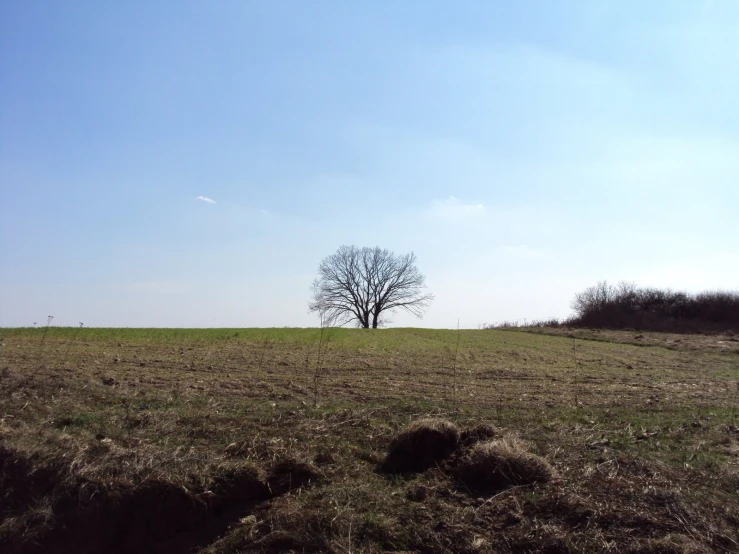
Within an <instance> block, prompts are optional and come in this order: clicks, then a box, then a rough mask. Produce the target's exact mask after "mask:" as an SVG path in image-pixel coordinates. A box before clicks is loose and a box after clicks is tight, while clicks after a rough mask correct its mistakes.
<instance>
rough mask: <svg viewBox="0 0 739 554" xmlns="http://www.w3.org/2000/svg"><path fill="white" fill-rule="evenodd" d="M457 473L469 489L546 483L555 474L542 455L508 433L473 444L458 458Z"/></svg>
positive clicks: (490, 488) (493, 488)
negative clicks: (501, 436)
mask: <svg viewBox="0 0 739 554" xmlns="http://www.w3.org/2000/svg"><path fill="white" fill-rule="evenodd" d="M456 473H457V477H458V478H459V480H460V481H461V482H462V483H463V484H464V486H465V487H467V488H468V489H470V490H473V491H480V492H494V491H497V490H503V489H506V488H508V487H512V486H516V485H530V484H533V483H546V482H548V481H550V480H551V479H552V477H553V476H554V469H553V468H552V466H551V465H549V462H547V461H546V460H545V459H544V458H541V457H540V456H537V455H536V454H532V453H531V452H529V451H528V449H527V445H526V443H524V442H523V441H520V440H518V439H515V438H512V437H509V438H503V439H497V440H493V441H485V442H479V443H477V444H475V445H474V446H473V447H472V448H471V449H470V451H469V453H468V454H467V455H466V456H463V457H462V458H461V459H460V460H459V462H458V464H457V468H456Z"/></svg>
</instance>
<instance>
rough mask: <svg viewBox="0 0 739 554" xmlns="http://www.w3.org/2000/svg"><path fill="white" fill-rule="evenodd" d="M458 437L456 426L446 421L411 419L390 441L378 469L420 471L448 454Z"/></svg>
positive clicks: (453, 447)
mask: <svg viewBox="0 0 739 554" xmlns="http://www.w3.org/2000/svg"><path fill="white" fill-rule="evenodd" d="M459 439H460V432H459V428H458V427H457V426H456V425H455V424H454V423H452V422H450V421H446V420H443V419H431V418H429V419H421V420H418V421H414V422H413V423H411V424H410V425H409V426H408V427H407V428H406V429H405V430H404V431H402V432H401V433H399V434H398V435H396V436H395V437H394V438H393V440H392V441H391V442H390V446H389V447H388V453H387V456H386V457H385V461H384V462H383V463H382V467H381V469H382V471H384V472H387V473H398V472H409V471H423V470H425V469H427V468H429V467H431V466H432V465H433V464H434V463H436V462H438V461H440V460H443V459H444V458H446V457H447V456H449V454H451V453H452V452H453V451H454V449H455V448H456V447H457V444H459Z"/></svg>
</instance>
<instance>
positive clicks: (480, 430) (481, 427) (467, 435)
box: [460, 423, 500, 446]
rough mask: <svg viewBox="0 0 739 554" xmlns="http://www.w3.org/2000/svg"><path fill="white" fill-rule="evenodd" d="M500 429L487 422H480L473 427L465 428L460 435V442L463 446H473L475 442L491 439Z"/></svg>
mask: <svg viewBox="0 0 739 554" xmlns="http://www.w3.org/2000/svg"><path fill="white" fill-rule="evenodd" d="M499 434H500V433H499V431H498V430H497V429H496V428H495V427H493V426H492V425H489V424H487V423H480V424H478V425H475V426H474V427H472V428H471V429H465V430H464V431H462V434H461V435H460V442H461V444H462V445H463V446H472V445H473V444H475V443H477V442H480V441H484V440H489V439H492V438H494V437H497V436H498V435H499Z"/></svg>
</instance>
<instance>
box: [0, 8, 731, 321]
mask: <svg viewBox="0 0 739 554" xmlns="http://www.w3.org/2000/svg"><path fill="white" fill-rule="evenodd" d="M738 29H739V2H737V1H735V0H713V1H704V0H650V1H648V2H645V1H644V0H638V1H637V0H609V1H607V0H589V1H581V0H577V1H575V0H562V1H557V2H545V1H543V0H521V1H515V2H512V1H509V0H505V1H502V0H498V1H493V0H485V1H480V2H463V1H460V2H447V1H429V0H423V1H421V0H418V1H397V0H393V1H373V2H366V1H358V0H357V1H346V2H324V1H316V2H304V1H299V0H295V1H292V2H283V1H275V0H263V1H261V2H248V1H246V0H243V1H242V0H234V1H215V2H201V1H185V0H176V1H175V0H173V1H166V0H160V1H156V2H151V1H148V0H147V1H127V2H113V1H100V0H91V1H88V2H80V1H72V0H70V1H65V2H58V1H41V0H35V1H26V0H3V1H2V2H0V325H2V326H9V325H12V326H16V325H20V326H23V325H32V324H33V322H34V321H37V322H39V324H42V323H45V321H46V316H47V315H49V314H52V315H54V316H55V319H54V323H55V324H59V325H76V324H77V322H79V321H82V322H84V323H85V325H87V326H175V327H180V326H187V327H192V326H198V327H200V326H202V327H210V326H216V327H227V326H239V327H242V326H249V327H262V326H264V327H266V326H312V325H316V323H317V318H316V317H315V316H314V315H311V314H309V313H308V307H307V305H308V300H309V286H310V283H311V281H312V280H313V278H314V277H315V275H316V270H317V266H318V264H319V262H320V260H321V259H322V258H323V257H325V256H327V255H330V254H332V253H333V252H334V251H335V250H336V249H337V248H338V247H339V246H340V245H342V244H355V245H358V246H375V245H377V246H381V247H383V248H388V249H391V250H394V251H396V252H398V253H406V252H410V251H414V252H415V253H416V255H417V256H418V266H419V269H420V270H421V271H422V272H423V273H424V274H425V275H426V278H427V283H428V287H429V290H430V292H433V293H434V294H435V295H436V300H435V301H434V303H433V305H432V307H431V308H430V309H429V311H428V312H427V315H426V317H425V318H424V319H422V320H416V319H415V318H413V317H412V316H406V315H402V314H397V315H395V316H394V317H392V318H391V319H392V321H393V323H392V324H393V325H420V326H428V327H455V326H456V324H457V319H459V320H460V325H461V326H462V327H475V326H477V325H479V324H481V323H483V322H494V321H501V320H506V319H509V320H511V319H523V318H527V319H532V318H545V317H564V316H567V315H569V313H570V309H569V304H570V301H571V299H572V297H573V295H574V294H575V293H576V292H578V291H580V290H582V289H583V288H585V287H588V286H590V285H593V284H595V282H597V281H598V280H602V279H607V280H609V281H613V282H616V281H619V280H622V279H623V280H629V281H634V282H636V283H637V284H639V285H646V286H660V287H671V288H673V289H684V290H691V291H697V290H702V289H715V288H722V289H733V290H736V289H737V288H739V31H738Z"/></svg>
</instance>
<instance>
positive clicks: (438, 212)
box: [428, 196, 485, 221]
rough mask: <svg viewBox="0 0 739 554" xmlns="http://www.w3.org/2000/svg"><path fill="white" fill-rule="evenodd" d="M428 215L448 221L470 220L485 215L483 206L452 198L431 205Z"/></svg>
mask: <svg viewBox="0 0 739 554" xmlns="http://www.w3.org/2000/svg"><path fill="white" fill-rule="evenodd" d="M428 213H429V214H430V215H431V216H432V217H437V218H440V219H446V220H455V221H456V220H469V219H472V218H477V217H481V216H483V215H485V206H483V205H482V204H475V203H467V202H463V201H461V200H459V199H458V198H455V197H454V196H450V197H449V198H447V199H446V200H436V201H434V202H433V203H432V204H431V207H430V208H429V209H428Z"/></svg>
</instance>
